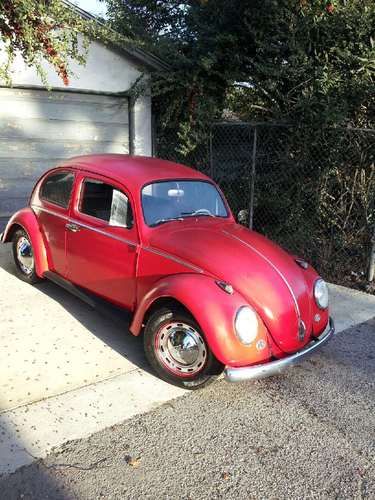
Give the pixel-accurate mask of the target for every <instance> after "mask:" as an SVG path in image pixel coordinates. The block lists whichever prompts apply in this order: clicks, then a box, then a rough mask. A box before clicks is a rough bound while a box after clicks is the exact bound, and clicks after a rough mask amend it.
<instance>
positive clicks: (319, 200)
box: [156, 122, 375, 290]
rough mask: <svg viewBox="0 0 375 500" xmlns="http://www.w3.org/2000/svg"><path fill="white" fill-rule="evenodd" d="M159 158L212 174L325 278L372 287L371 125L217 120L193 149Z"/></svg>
mask: <svg viewBox="0 0 375 500" xmlns="http://www.w3.org/2000/svg"><path fill="white" fill-rule="evenodd" d="M156 153H157V156H159V157H161V158H165V159H170V160H173V161H178V162H180V163H184V164H187V165H190V166H192V167H194V168H197V169H199V170H200V171H202V172H204V173H206V174H208V175H210V176H211V177H212V178H213V179H214V180H215V181H216V182H217V183H218V184H219V185H220V187H221V188H222V190H223V191H224V193H225V195H226V197H227V199H228V201H229V204H230V206H231V208H232V210H233V213H234V214H235V215H236V214H238V213H239V212H240V211H241V210H246V214H247V224H248V225H249V226H250V227H252V228H253V229H255V230H256V231H259V232H260V233H262V234H264V235H266V236H267V237H269V238H271V239H272V240H274V241H276V242H277V243H279V244H280V245H281V246H282V247H284V248H286V249H287V250H288V251H290V252H293V253H294V254H296V255H299V256H301V257H304V258H305V259H306V260H308V261H309V262H311V263H312V264H313V265H314V266H315V267H316V269H317V270H318V272H320V273H321V275H322V276H324V277H325V278H326V279H327V280H329V281H331V282H334V283H339V284H343V285H348V286H358V287H360V288H365V287H367V289H368V290H369V289H370V288H371V286H369V282H370V281H371V280H372V279H373V276H372V275H371V269H370V267H371V266H370V265H369V264H370V261H371V258H370V256H371V255H372V252H373V251H374V244H375V241H374V237H375V229H374V228H375V131H374V130H366V129H353V128H352V129H349V128H347V129H339V128H335V129H328V128H327V129H320V130H312V129H311V128H306V127H299V128H297V127H289V126H282V125H270V124H248V123H241V122H239V123H216V124H214V125H212V127H211V129H210V130H209V131H207V136H206V137H204V138H202V141H201V143H200V144H199V145H198V146H197V147H196V148H195V149H194V150H192V151H185V150H183V149H182V148H181V147H180V146H179V141H178V138H177V136H175V137H171V136H169V137H165V136H163V137H160V138H158V139H157V151H156Z"/></svg>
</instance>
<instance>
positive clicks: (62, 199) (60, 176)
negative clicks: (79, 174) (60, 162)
mask: <svg viewBox="0 0 375 500" xmlns="http://www.w3.org/2000/svg"><path fill="white" fill-rule="evenodd" d="M73 182H74V175H73V174H72V173H71V172H58V173H56V174H51V175H49V176H48V177H47V178H46V179H45V180H44V182H43V184H42V187H41V189H40V197H41V198H42V199H43V200H46V201H49V202H51V203H54V204H55V205H59V206H60V207H63V208H68V206H69V201H70V196H71V194H72V189H73Z"/></svg>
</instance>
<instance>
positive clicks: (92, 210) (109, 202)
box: [80, 179, 133, 228]
mask: <svg viewBox="0 0 375 500" xmlns="http://www.w3.org/2000/svg"><path fill="white" fill-rule="evenodd" d="M80 212H82V213H83V214H87V215H91V216H92V217H96V218H97V219H101V220H104V221H106V222H108V223H109V225H110V226H120V227H127V228H131V227H133V212H132V209H131V205H130V203H129V200H128V197H127V196H126V195H125V194H124V193H122V192H121V191H119V190H118V189H116V188H115V187H113V186H111V185H109V184H105V183H104V182H101V181H96V180H92V179H90V180H85V181H84V182H83V186H82V194H81V203H80Z"/></svg>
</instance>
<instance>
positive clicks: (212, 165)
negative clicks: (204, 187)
mask: <svg viewBox="0 0 375 500" xmlns="http://www.w3.org/2000/svg"><path fill="white" fill-rule="evenodd" d="M212 148H213V146H212V125H210V177H211V179H214V158H213V149H212Z"/></svg>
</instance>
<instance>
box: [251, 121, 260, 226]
mask: <svg viewBox="0 0 375 500" xmlns="http://www.w3.org/2000/svg"><path fill="white" fill-rule="evenodd" d="M257 136H258V134H257V126H256V125H254V140H253V154H252V161H251V177H250V201H249V228H250V229H253V224H254V196H255V168H256V158H257Z"/></svg>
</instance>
